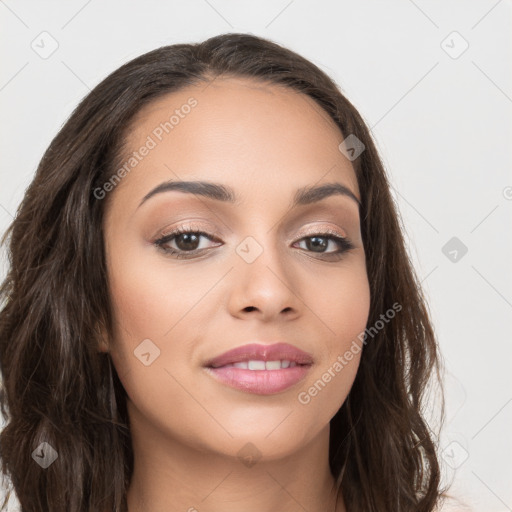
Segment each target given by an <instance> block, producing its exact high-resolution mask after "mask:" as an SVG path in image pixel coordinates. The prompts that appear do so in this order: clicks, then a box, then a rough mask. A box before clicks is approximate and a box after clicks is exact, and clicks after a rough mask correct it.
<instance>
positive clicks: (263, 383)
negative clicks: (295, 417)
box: [205, 343, 313, 395]
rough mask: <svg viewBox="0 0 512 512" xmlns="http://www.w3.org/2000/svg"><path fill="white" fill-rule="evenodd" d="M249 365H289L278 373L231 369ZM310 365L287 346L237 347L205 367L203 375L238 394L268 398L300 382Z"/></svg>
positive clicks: (307, 358) (301, 353)
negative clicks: (206, 373)
mask: <svg viewBox="0 0 512 512" xmlns="http://www.w3.org/2000/svg"><path fill="white" fill-rule="evenodd" d="M248 361H265V362H266V361H289V362H290V366H288V367H282V368H280V369H268V370H267V369H254V370H249V369H245V368H237V367H234V366H233V364H235V363H242V362H248ZM312 364H313V357H312V356H311V355H310V354H308V353H306V352H304V351H302V350H300V349H298V348H296V347H294V346H293V345H289V344H288V343H276V344H274V345H259V344H250V345H244V346H242V347H237V348H235V349H233V350H230V351H228V352H225V353H224V354H221V355H220V356H217V357H215V358H213V359H210V360H209V361H207V362H206V364H205V369H206V371H207V372H208V373H209V374H210V375H211V376H213V377H214V378H215V379H216V380H218V381H220V382H222V383H224V384H226V385H228V386H230V387H233V388H236V389H239V390H242V391H246V392H249V393H255V394H260V395H270V394H274V393H279V392H281V391H284V390H285V389H288V388H289V387H291V386H293V385H295V384H296V383H298V382H299V381H301V380H302V379H303V378H304V377H305V376H306V374H307V372H308V371H309V369H310V368H311V366H312Z"/></svg>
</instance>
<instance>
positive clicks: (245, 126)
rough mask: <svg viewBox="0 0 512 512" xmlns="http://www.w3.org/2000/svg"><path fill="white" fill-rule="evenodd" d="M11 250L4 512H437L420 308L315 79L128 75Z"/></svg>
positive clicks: (227, 38)
mask: <svg viewBox="0 0 512 512" xmlns="http://www.w3.org/2000/svg"><path fill="white" fill-rule="evenodd" d="M7 238H9V244H10V245H9V251H10V258H11V267H10V269H9V272H8V275H7V277H6V279H5V281H4V283H3V286H2V289H1V293H2V298H3V301H4V305H3V309H2V311H1V313H0V356H1V371H2V376H3V389H2V396H1V404H2V409H3V413H4V415H5V417H6V427H5V428H4V430H3V431H2V433H1V434H0V456H1V460H2V468H3V472H4V474H5V476H7V477H9V479H10V480H11V481H12V485H13V489H14V490H15V493H16V495H17V497H18V499H19V501H20V503H21V506H22V510H26V511H29V510H30V511H43V510H51V511H52V512H57V511H66V512H70V511H72V512H79V511H80V512H81V511H84V512H85V511H101V512H104V511H112V510H115V511H126V510H128V511H129V512H139V511H146V510H147V511H160V510H162V511H163V510H166V511H170V510H176V511H181V510H189V511H193V510H199V511H201V510H204V511H219V510H222V511H224V512H226V511H227V512H229V511H231V510H245V511H253V510H254V511H255V510H258V511H261V510H269V511H270V510H282V511H283V510H284V511H292V510H308V511H310V512H320V511H334V512H340V511H349V512H362V511H365V512H369V511H378V512H385V511H395V512H396V511H404V512H405V511H414V512H419V511H425V512H427V511H433V510H437V507H438V506H439V504H440V498H441V491H440V489H439V484H440V468H439V463H438V459H437V455H436V438H435V436H434V434H433V433H432V432H431V430H430V428H429V426H428V425H427V423H426V421H425V419H424V417H423V415H422V410H423V405H424V404H423V393H424V390H425V386H426V384H427V383H428V382H429V379H430V377H431V376H438V375H439V370H438V368H439V362H438V357H439V356H438V352H437V346H436V340H435V336H434V331H433V328H432V325H431V321H430V319H429V314H428V308H427V306H426V303H425V299H424V297H423V295H422V292H421V289H420V287H419V283H418V280H417V278H416V276H415V273H414V270H413V268H412V266H411V263H410V261H409V258H408V256H407V251H406V247H405V244H404V240H403V237H402V233H401V229H400V223H399V218H398V214H397V211H396V209H395V206H394V203H393V200H392V198H391V196H390V192H389V185H388V182H387V178H386V175H385V171H384V169H383V165H382V163H381V161H380V159H379V156H378V154H377V151H376V149H375V146H374V144H373V142H372V139H371V136H370V133H369V130H368V128H367V127H366V126H365V123H364V122H363V120H362V118H361V116H360V115H359V114H358V112H357V111H356V110H355V108H354V107H353V106H352V104H351V103H350V102H349V101H348V100H347V99H346V98H345V97H344V96H343V95H342V94H341V93H340V91H339V89H338V88H337V87H336V84H335V83H334V82H333V81H332V80H331V79H330V78H329V77H327V76H326V75H325V74H324V73H323V72H322V71H321V70H320V69H319V68H318V67H316V66H315V65H313V64H312V63H311V62H309V61H307V60H305V59H304V58H302V57H301V56H299V55H297V54H296V53H293V52H292V51H290V50H288V49H286V48H283V47H281V46H279V45H277V44H276V43H273V42H271V41H268V40H265V39H262V38H259V37H256V36H253V35H247V34H225V35H220V36H216V37H212V38H210V39H208V40H207V41H204V42H203V43H200V44H177V45H172V46H167V47H162V48H159V49H157V50H154V51H152V52H149V53H147V54H145V55H142V56H140V57H138V58H136V59H134V60H132V61H131V62H128V63H127V64H125V65H123V66H122V67H121V68H119V69H118V70H116V71H115V72H114V73H112V74H111V75H110V76H108V77H107V78H106V79H105V80H103V82H101V83H100V84H99V85H98V86H97V87H96V88H95V89H94V90H93V91H92V92H91V93H90V94H89V95H88V96H87V97H86V98H85V99H84V100H83V101H82V102H81V103H80V105H79V106H78V107H77V108H76V110H75V111H74V112H73V114H72V115H71V117H70V119H69V120H68V121H67V123H66V124H65V125H64V126H63V128H62V129H61V130H60V132H59V133H58V134H57V136H56V137H55V139H54V140H53V142H52V143H51V145H50V147H49V148H48V150H47V151H46V153H45V155H44V156H43V158H42V160H41V163H40V165H39V167H38V169H37V172H36V176H35V178H34V180H33V182H32V184H31V185H30V187H29V188H28V190H27V191H26V194H25V197H24V199H23V202H22V204H21V206H20V208H19V211H18V214H17V216H16V219H15V220H14V222H13V223H12V225H11V226H10V227H9V230H8V231H7V233H6V236H5V237H4V239H5V240H7ZM441 399H442V397H441Z"/></svg>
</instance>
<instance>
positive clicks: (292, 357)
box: [204, 343, 313, 370]
mask: <svg viewBox="0 0 512 512" xmlns="http://www.w3.org/2000/svg"><path fill="white" fill-rule="evenodd" d="M262 362H263V363H265V365H264V366H263V365H262ZM278 362H279V366H278V365H277V363H278ZM241 363H246V364H247V369H249V370H276V369H279V368H289V367H292V368H293V367H295V366H297V365H311V364H313V357H312V356H311V354H308V353H307V352H304V351H303V350H300V349H298V348H297V347H294V346H293V345H290V344H289V343H275V344H273V345H261V344H257V343H253V344H248V345H243V346H241V347H237V348H234V349H232V350H229V351H227V352H224V353H223V354H221V355H219V356H216V357H214V358H212V359H210V360H208V361H207V362H206V363H205V365H204V366H205V367H208V368H220V367H224V366H228V365H231V366H234V365H236V367H237V368H245V366H244V365H242V364H241Z"/></svg>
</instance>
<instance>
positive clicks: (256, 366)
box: [224, 359, 297, 370]
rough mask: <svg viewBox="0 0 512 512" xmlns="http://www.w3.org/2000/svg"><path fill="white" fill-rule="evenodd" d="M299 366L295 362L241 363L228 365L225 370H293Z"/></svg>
mask: <svg viewBox="0 0 512 512" xmlns="http://www.w3.org/2000/svg"><path fill="white" fill-rule="evenodd" d="M295 366H297V363H296V362H295V361H291V362H290V361H288V360H287V359H284V360H282V361H257V360H250V361H241V362H240V363H231V364H226V365H225V366H224V368H241V369H243V370H281V369H282V368H293V367H295Z"/></svg>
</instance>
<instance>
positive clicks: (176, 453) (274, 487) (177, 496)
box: [127, 408, 346, 512]
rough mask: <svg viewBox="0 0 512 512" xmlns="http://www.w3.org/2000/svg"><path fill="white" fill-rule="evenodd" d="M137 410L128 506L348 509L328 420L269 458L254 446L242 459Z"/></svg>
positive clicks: (136, 510)
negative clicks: (176, 435)
mask: <svg viewBox="0 0 512 512" xmlns="http://www.w3.org/2000/svg"><path fill="white" fill-rule="evenodd" d="M131 413H132V415H131V421H130V424H131V434H132V443H133V451H134V470H133V475H132V478H131V482H130V486H129V489H128V493H127V505H128V512H164V511H165V512H170V511H184V512H185V511H186V512H198V511H208V512H239V511H240V510H244V511H245V512H261V511H262V510H263V511H265V512H295V511H297V510H307V511H308V512H331V511H332V512H346V509H345V506H344V503H343V499H342V497H341V493H340V494H338V490H337V488H336V484H335V479H334V477H333V476H332V474H331V472H330V468H329V462H328V455H329V425H327V426H326V428H324V429H323V430H322V431H321V432H320V433H319V434H318V435H317V436H316V437H315V438H313V440H312V441H311V442H310V443H308V444H307V445H306V446H303V447H301V448H300V450H298V451H297V452H295V453H291V454H289V455H287V456H285V457H281V458H276V459H271V460H269V459H268V458H267V457H264V456H263V454H261V455H262V456H261V458H258V454H257V452H256V451H254V449H252V450H251V449H250V448H247V457H245V458H243V457H242V456H240V457H232V456H229V455H226V454H221V453H216V452H212V451H206V450H204V449H201V447H194V446H190V445H188V444H187V442H186V440H178V439H173V438H171V437H170V436H169V434H168V433H165V435H164V432H162V431H161V430H155V429H154V428H153V427H151V426H150V425H149V424H148V423H147V422H145V421H144V418H143V417H142V416H141V415H140V414H138V413H137V411H134V410H133V408H132V411H131ZM233 442H236V440H233ZM243 455H245V453H244V454H243ZM251 455H253V458H252V459H251Z"/></svg>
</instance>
